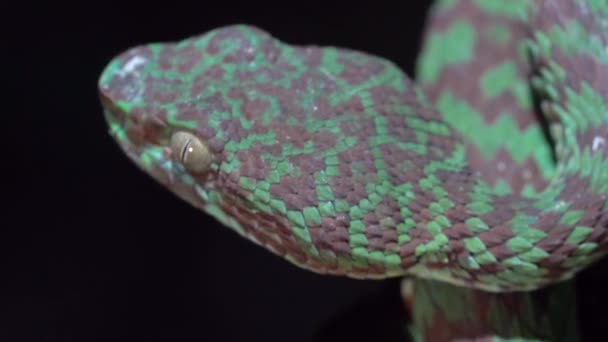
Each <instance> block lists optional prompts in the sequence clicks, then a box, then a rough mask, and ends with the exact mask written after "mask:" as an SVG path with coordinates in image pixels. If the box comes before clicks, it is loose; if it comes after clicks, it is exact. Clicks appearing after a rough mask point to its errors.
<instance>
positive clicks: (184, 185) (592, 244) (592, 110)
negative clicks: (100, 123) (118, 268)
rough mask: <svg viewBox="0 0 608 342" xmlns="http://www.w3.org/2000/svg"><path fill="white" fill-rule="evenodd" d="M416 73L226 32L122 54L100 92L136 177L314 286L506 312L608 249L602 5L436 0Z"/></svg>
mask: <svg viewBox="0 0 608 342" xmlns="http://www.w3.org/2000/svg"><path fill="white" fill-rule="evenodd" d="M416 71H417V75H416V77H415V80H412V79H410V78H408V76H406V75H405V74H404V73H403V72H402V71H401V70H400V69H399V68H398V67H397V66H396V65H395V64H393V63H392V62H391V61H388V60H386V59H383V58H380V57H377V56H373V55H371V54H367V53H364V52H360V51H354V50H350V49H347V48H340V47H334V46H327V47H319V46H314V45H309V46H292V45H289V44H287V43H285V42H282V41H280V40H279V39H277V38H275V37H273V36H271V35H270V34H269V33H267V32H266V31H264V30H262V29H260V28H257V27H253V26H249V25H242V24H237V25H230V26H226V27H221V28H217V29H214V30H211V31H209V32H207V33H205V34H202V35H198V36H193V37H189V38H187V39H183V40H181V41H178V42H163V43H150V44H146V45H141V46H137V47H134V48H131V49H129V50H127V51H125V52H123V53H122V54H120V55H119V56H117V57H116V58H115V59H113V60H112V61H111V62H110V63H109V64H108V66H107V67H106V69H105V70H104V71H103V73H102V75H101V77H100V81H99V89H100V97H101V102H102V104H103V107H104V113H105V117H106V120H107V122H108V124H109V127H110V132H111V135H112V136H113V137H114V138H115V139H116V141H117V142H118V144H119V146H120V147H121V148H122V150H123V151H124V152H125V154H126V155H127V156H128V157H129V158H130V159H131V160H133V162H134V163H135V164H137V165H138V166H139V167H140V168H141V169H142V170H144V171H145V172H146V173H148V174H149V175H151V176H152V177H153V178H154V179H156V180H157V181H158V182H160V183H161V184H163V185H164V186H165V187H166V188H167V189H168V190H170V191H171V192H173V193H174V194H176V195H177V196H179V197H180V198H181V199H183V200H185V201H187V202H188V203H190V204H192V205H193V206H194V207H196V208H199V209H201V210H202V211H204V212H205V213H206V214H208V215H210V216H212V217H214V218H215V219H217V220H218V221H219V222H221V223H223V224H224V225H225V226H227V227H229V228H231V229H233V230H234V231H236V232H238V233H239V234H241V235H242V236H244V237H245V238H248V239H250V240H251V241H253V242H255V243H257V244H259V245H261V246H263V247H265V248H267V249H268V250H270V251H272V252H273V253H275V254H277V255H279V256H281V257H283V258H285V259H286V260H289V261H290V262H292V263H294V264H296V265H298V266H299V267H303V268H305V269H308V270H311V271H314V272H318V273H323V274H332V275H342V276H348V277H353V278H365V279H384V278H389V277H402V276H405V277H407V278H415V279H420V280H421V281H428V282H430V284H435V285H432V286H452V287H450V289H452V290H448V289H447V288H446V290H445V291H474V292H475V293H479V294H480V296H496V297H493V298H502V297H500V296H510V295H511V294H513V293H515V294H516V296H517V295H519V294H518V293H524V294H523V295H522V296H525V294H526V293H534V291H537V290H542V289H543V288H545V287H548V286H552V284H557V283H567V282H568V281H569V280H570V279H572V278H573V277H574V276H575V275H576V274H577V272H579V271H580V270H582V269H584V268H585V267H587V266H588V265H590V264H591V263H593V262H594V261H596V260H597V259H599V258H600V257H602V256H603V255H604V254H605V252H606V249H607V247H608V234H607V233H606V232H607V229H608V201H607V196H608V141H607V140H608V4H607V3H606V2H605V1H600V0H587V1H583V0H537V1H527V0H513V1H499V0H491V1H486V0H477V1H475V0H460V1H459V0H451V1H448V0H443V1H436V3H435V4H434V6H433V7H432V9H431V12H430V14H429V17H428V25H427V29H426V32H425V37H424V43H423V46H422V51H421V53H420V58H419V60H418V64H417V70H416ZM437 284H440V285H437ZM405 292H407V291H405ZM446 293H447V292H446ZM455 293H457V292H455ZM462 293H464V292H462ZM518 298H519V297H518ZM564 301H565V299H564ZM473 305H475V304H473ZM448 310H449V309H448ZM422 335H425V336H426V337H427V339H428V340H431V341H434V340H437V341H439V340H441V338H439V337H436V338H429V337H428V336H430V335H429V333H428V331H427V333H426V334H424V333H423V334H422ZM492 338H494V337H492ZM496 338H498V337H496ZM537 338H540V337H538V336H537ZM446 339H447V337H446Z"/></svg>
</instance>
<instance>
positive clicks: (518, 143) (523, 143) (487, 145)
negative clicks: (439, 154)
mask: <svg viewBox="0 0 608 342" xmlns="http://www.w3.org/2000/svg"><path fill="white" fill-rule="evenodd" d="M437 107H438V109H439V111H440V113H441V114H442V116H443V118H444V119H445V120H446V122H447V123H448V124H450V125H452V127H453V128H454V129H456V131H458V133H460V134H461V135H462V136H463V137H465V138H466V137H467V136H468V135H469V134H470V133H471V132H483V133H484V134H480V135H478V136H476V138H475V139H476V140H475V145H476V146H477V147H478V148H479V150H480V152H481V154H482V155H483V156H484V157H485V158H487V159H491V158H493V157H494V155H495V154H496V151H497V150H498V149H499V148H500V147H504V148H505V149H506V150H507V152H508V153H509V154H510V155H511V157H512V158H513V160H514V161H515V162H516V163H518V164H520V165H521V164H522V163H523V162H524V161H525V160H526V159H528V158H534V159H535V161H536V162H537V164H538V166H539V169H540V171H541V174H542V176H543V177H545V178H546V179H550V178H551V177H552V176H553V174H554V168H555V165H554V161H553V158H552V151H551V147H550V146H548V144H547V143H546V141H545V137H544V134H543V132H542V130H541V128H540V127H539V126H538V125H530V126H528V127H527V128H526V129H525V130H524V131H523V132H522V131H521V130H520V129H519V128H518V127H517V123H516V122H515V121H514V120H513V119H512V117H511V115H509V113H504V114H502V115H500V116H499V117H498V119H497V120H496V121H495V122H494V123H493V124H488V123H487V122H486V121H485V119H484V118H483V116H482V115H481V113H479V112H478V111H477V110H475V109H474V108H473V107H471V106H469V105H468V104H467V103H466V101H464V100H462V99H459V98H457V97H455V96H454V95H452V93H451V92H450V91H449V90H445V91H443V92H442V93H441V95H440V96H439V98H438V99H437Z"/></svg>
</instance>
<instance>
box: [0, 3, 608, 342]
mask: <svg viewBox="0 0 608 342" xmlns="http://www.w3.org/2000/svg"><path fill="white" fill-rule="evenodd" d="M13 5H17V6H19V8H16V7H17V6H15V7H13V8H10V9H8V10H6V11H3V13H4V14H5V17H6V20H5V21H4V22H3V24H4V25H6V24H8V25H7V26H6V29H3V40H2V46H3V47H2V55H3V57H4V58H6V57H8V59H7V61H8V62H5V63H3V65H4V67H3V69H4V71H3V72H2V74H3V75H4V76H3V80H4V82H3V83H4V85H5V86H8V88H9V89H10V90H9V91H8V92H3V93H2V94H3V95H2V101H3V103H4V104H5V106H4V107H3V108H4V110H5V112H4V113H3V121H2V128H3V130H2V132H3V135H4V137H5V138H8V141H7V143H5V144H4V151H5V154H4V158H3V161H2V164H1V166H2V168H3V169H4V172H7V173H8V175H6V176H5V177H3V181H4V183H5V187H4V188H5V189H8V191H4V192H3V194H4V196H3V197H5V199H8V201H7V203H8V204H5V205H3V206H2V208H3V211H4V212H5V214H4V215H3V216H2V222H1V223H0V224H1V227H2V231H3V233H8V234H6V235H4V234H3V236H5V237H3V238H2V239H1V240H2V241H1V243H2V248H1V249H0V251H1V253H2V254H1V257H2V259H1V260H0V262H1V264H0V266H1V267H2V269H1V278H0V289H1V293H0V295H1V297H0V312H1V314H2V319H0V341H342V340H348V341H399V340H402V339H403V329H404V324H405V320H406V316H405V313H404V310H403V308H402V307H401V302H400V297H399V282H398V280H392V281H378V282H376V281H360V280H352V279H343V278H336V277H329V276H320V275H316V274H313V273H310V272H307V271H304V270H300V269H298V268H296V267H294V266H292V265H291V264H288V263H287V262H285V261H283V260H281V259H279V258H277V257H275V256H274V255H271V254H270V253H269V252H267V251H266V250H263V249H262V248H260V247H257V246H255V245H253V244H252V243H250V242H248V241H245V240H244V239H242V238H240V237H238V236H237V235H236V234H235V233H233V232H231V231H230V230H228V229H226V228H224V227H221V226H220V225H218V224H216V222H215V221H213V220H212V219H210V218H209V217H207V216H206V215H205V214H203V213H202V212H199V211H196V210H195V209H193V208H191V207H190V206H189V205H188V204H186V203H184V202H182V201H180V200H178V199H177V198H176V197H174V196H173V195H172V194H170V193H169V192H168V191H166V190H165V189H163V188H162V187H161V186H160V185H158V184H156V183H155V182H154V181H153V180H152V179H150V178H149V177H147V176H146V175H144V174H143V173H141V172H140V171H139V170H138V169H136V167H135V166H134V165H133V164H132V163H131V162H130V161H129V160H127V159H126V157H124V156H123V155H122V153H121V152H120V151H119V149H118V147H117V146H116V145H115V143H114V141H113V140H112V139H111V138H110V136H109V135H108V134H107V128H106V124H105V121H104V119H103V116H102V113H101V108H100V105H99V102H98V98H97V93H96V91H97V89H96V83H97V80H98V77H99V74H100V72H101V71H102V69H103V68H104V66H105V65H106V64H107V63H108V62H109V61H110V59H111V58H113V57H114V56H115V55H116V54H118V53H120V52H122V51H124V50H125V49H127V48H129V47H132V46H134V45H138V44H143V43H148V42H152V41H171V40H179V39H182V38H185V37H187V36H191V35H195V34H200V33H203V32H205V31H208V30H210V29H213V28H216V27H219V26H224V25H229V24H234V23H247V24H251V25H256V26H258V27H260V28H263V29H265V30H267V31H269V32H271V33H272V34H273V35H275V36H276V37H278V38H280V39H282V40H284V41H287V42H289V43H292V44H320V45H338V46H343V47H349V48H354V49H358V50H363V51H367V52H371V53H374V54H376V55H380V56H383V57H385V58H388V59H391V60H392V61H394V62H396V63H397V64H399V65H400V66H401V67H402V68H403V69H404V70H405V71H406V72H407V73H408V74H410V75H412V72H413V66H414V60H415V58H416V52H417V51H418V49H419V46H420V45H419V44H420V39H421V34H422V27H423V24H424V16H425V15H426V11H427V10H428V1H425V2H416V4H414V2H409V1H402V2H401V3H397V2H395V3H393V2H391V1H373V2H361V3H360V4H356V3H354V2H352V3H331V2H329V1H325V2H309V1H300V2H287V1H285V2H273V3H270V2H259V1H250V2H235V1H233V0H231V1H219V2H215V1H214V2H209V1H199V2H197V3H195V4H187V3H180V2H177V1H164V2H163V3H162V5H160V4H158V5H157V4H154V3H153V2H152V1H149V2H147V3H145V2H142V3H135V2H129V3H120V2H116V3H109V2H103V3H98V2H81V3H79V4H70V5H69V6H68V5H67V4H58V3H51V2H49V3H46V4H42V3H41V4H34V3H15V4H13ZM329 6H331V7H332V8H330V7H329ZM6 14H8V15H6ZM4 25H3V26H4ZM13 92H14V93H13ZM13 119H17V120H16V121H13ZM607 271H608V265H607V264H606V262H602V263H600V264H598V265H596V266H594V267H592V268H591V269H590V270H587V271H585V272H584V273H583V274H582V275H581V277H580V279H581V282H580V289H581V290H580V295H581V303H580V304H581V308H580V309H581V311H583V314H582V315H581V324H582V330H583V331H584V332H585V334H586V336H587V337H592V336H596V335H598V334H600V333H602V331H603V330H604V326H606V323H605V321H606V318H608V309H604V308H603V307H604V306H606V305H607V304H608V296H607V295H605V294H603V293H604V292H605V288H606V286H605V285H604V284H606V279H607V277H606V276H605V275H604V274H605V273H606V272H607Z"/></svg>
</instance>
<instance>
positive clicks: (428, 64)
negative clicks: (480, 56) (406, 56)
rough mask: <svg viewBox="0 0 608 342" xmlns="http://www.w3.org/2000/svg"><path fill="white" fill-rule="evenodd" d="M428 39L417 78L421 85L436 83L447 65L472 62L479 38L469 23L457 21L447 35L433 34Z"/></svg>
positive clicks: (420, 60) (420, 59)
mask: <svg viewBox="0 0 608 342" xmlns="http://www.w3.org/2000/svg"><path fill="white" fill-rule="evenodd" d="M428 39H429V42H428V46H427V48H426V49H425V51H423V52H422V54H421V56H420V58H419V59H418V64H417V72H418V75H417V78H418V81H419V82H420V83H421V84H425V83H432V82H435V81H436V80H437V77H438V76H439V72H440V70H441V69H443V68H445V67H446V66H447V65H455V64H458V63H464V62H467V61H469V60H471V58H472V57H473V53H474V48H475V41H476V39H477V37H476V33H475V29H474V28H473V27H472V26H471V24H470V23H469V22H467V21H465V20H456V21H454V23H453V24H452V26H450V27H449V28H448V29H447V31H446V32H445V33H436V32H435V33H432V34H431V35H430V36H429V37H428Z"/></svg>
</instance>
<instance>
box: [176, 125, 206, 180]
mask: <svg viewBox="0 0 608 342" xmlns="http://www.w3.org/2000/svg"><path fill="white" fill-rule="evenodd" d="M170 145H171V152H172V155H173V156H175V157H176V158H177V159H178V160H179V161H180V162H181V163H182V164H183V165H184V167H185V168H186V170H188V171H190V172H196V173H199V172H205V171H207V170H209V167H210V166H211V161H212V156H211V152H210V151H209V149H208V148H207V145H205V144H204V143H203V142H202V141H201V140H200V139H199V138H198V137H196V136H195V135H194V134H191V133H188V132H175V133H173V135H172V136H171V142H170Z"/></svg>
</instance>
